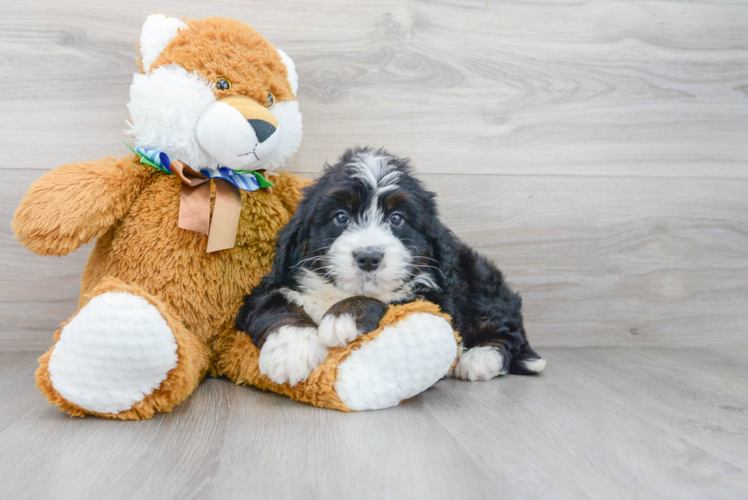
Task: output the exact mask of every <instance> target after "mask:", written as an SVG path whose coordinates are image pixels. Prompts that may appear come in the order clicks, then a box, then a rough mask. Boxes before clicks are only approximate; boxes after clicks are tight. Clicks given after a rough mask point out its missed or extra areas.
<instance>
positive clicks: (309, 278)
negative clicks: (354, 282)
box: [281, 269, 414, 324]
mask: <svg viewBox="0 0 748 500" xmlns="http://www.w3.org/2000/svg"><path fill="white" fill-rule="evenodd" d="M302 273H303V274H302V276H301V277H300V278H299V290H298V291H297V290H291V289H289V288H283V289H281V293H282V294H283V296H284V297H286V299H287V300H289V301H290V302H293V303H294V304H296V305H297V306H300V307H303V308H304V312H306V313H307V314H308V315H309V317H310V318H312V320H313V321H314V322H315V323H317V324H319V322H320V321H321V320H322V316H324V315H325V313H326V312H327V310H328V309H330V307H332V306H333V305H334V304H337V303H338V302H340V301H341V300H345V299H347V298H349V297H353V296H355V295H356V294H355V293H352V292H347V291H345V290H342V289H340V288H338V287H337V286H335V285H334V284H332V283H330V282H328V281H326V280H325V279H323V278H321V277H320V276H318V275H317V274H315V273H314V272H312V271H309V270H307V269H304V270H302ZM411 288H412V287H410V286H409V287H405V288H403V289H400V290H397V291H394V292H388V293H385V294H382V295H378V296H376V297H372V298H375V299H377V300H381V301H382V302H384V303H385V304H389V303H391V302H396V301H401V300H403V301H404V300H412V299H413V298H414V295H413V292H412V291H411Z"/></svg>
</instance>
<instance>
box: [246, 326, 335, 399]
mask: <svg viewBox="0 0 748 500" xmlns="http://www.w3.org/2000/svg"><path fill="white" fill-rule="evenodd" d="M317 337H318V333H317V329H316V328H311V327H296V326H282V327H280V328H279V329H278V331H277V332H275V333H272V334H270V335H269V336H268V338H267V340H265V344H264V345H263V346H262V349H260V373H262V374H263V375H265V376H266V377H268V378H269V379H270V380H272V381H273V382H275V383H276V384H284V383H286V382H288V384H289V385H290V386H291V387H293V386H295V385H296V384H298V383H299V382H302V381H304V380H306V379H307V377H309V374H311V373H312V372H313V371H314V370H315V368H317V367H318V366H319V365H320V364H321V363H322V362H323V361H324V360H325V358H327V349H326V348H325V346H324V345H322V343H320V341H319V339H318V338H317Z"/></svg>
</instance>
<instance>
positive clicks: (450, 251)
mask: <svg viewBox="0 0 748 500" xmlns="http://www.w3.org/2000/svg"><path fill="white" fill-rule="evenodd" d="M433 221H434V222H433V227H432V228H431V231H429V235H428V239H429V243H430V245H431V251H432V255H431V258H432V259H434V260H435V261H436V262H437V264H436V265H437V266H438V268H439V270H440V271H441V273H435V275H434V278H436V280H437V283H439V286H440V287H441V288H442V290H444V291H448V290H451V289H452V288H453V287H454V279H455V274H456V272H457V259H458V249H459V243H458V241H457V238H456V237H455V235H454V234H452V231H450V230H449V229H447V228H446V227H444V225H442V223H441V221H439V219H437V218H434V219H433Z"/></svg>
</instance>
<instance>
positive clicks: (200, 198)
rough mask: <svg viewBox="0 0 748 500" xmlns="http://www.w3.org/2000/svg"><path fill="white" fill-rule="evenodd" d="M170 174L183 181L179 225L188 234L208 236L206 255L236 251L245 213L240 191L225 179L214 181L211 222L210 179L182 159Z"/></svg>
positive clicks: (175, 163) (172, 163)
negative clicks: (193, 232) (195, 233)
mask: <svg viewBox="0 0 748 500" xmlns="http://www.w3.org/2000/svg"><path fill="white" fill-rule="evenodd" d="M171 171H172V172H174V174H175V175H176V176H177V177H179V179H181V181H182V195H181V199H180V200H179V223H178V226H179V227H180V228H182V229H186V230H188V231H196V232H198V233H202V234H207V235H208V248H207V250H206V251H207V253H211V252H217V251H219V250H227V249H229V248H234V245H235V243H236V232H237V230H238V228H239V216H240V215H241V212H242V197H241V193H240V192H239V188H237V187H236V186H234V185H233V184H231V183H230V182H228V181H226V180H224V179H221V178H215V179H213V181H214V183H215V186H216V203H215V206H214V207H213V219H211V218H210V180H211V179H209V178H208V177H205V176H204V175H203V174H201V173H200V172H196V171H195V170H193V169H192V168H190V166H189V165H187V164H186V163H184V162H182V161H179V160H173V161H172V162H171Z"/></svg>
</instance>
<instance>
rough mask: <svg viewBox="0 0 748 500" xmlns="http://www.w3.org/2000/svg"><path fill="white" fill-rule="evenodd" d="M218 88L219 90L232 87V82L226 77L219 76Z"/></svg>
mask: <svg viewBox="0 0 748 500" xmlns="http://www.w3.org/2000/svg"><path fill="white" fill-rule="evenodd" d="M216 88H217V89H218V90H228V89H230V88H231V82H230V81H228V80H227V79H225V78H219V79H218V80H217V81H216Z"/></svg>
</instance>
